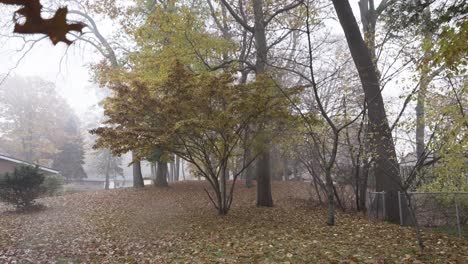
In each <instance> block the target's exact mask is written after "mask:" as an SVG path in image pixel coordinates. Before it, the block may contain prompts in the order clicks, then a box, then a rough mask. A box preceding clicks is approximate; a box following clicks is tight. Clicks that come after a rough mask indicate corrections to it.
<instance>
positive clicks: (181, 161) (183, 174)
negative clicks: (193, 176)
mask: <svg viewBox="0 0 468 264" xmlns="http://www.w3.org/2000/svg"><path fill="white" fill-rule="evenodd" d="M180 164H181V167H182V168H181V170H182V179H184V181H185V167H184V160H180Z"/></svg>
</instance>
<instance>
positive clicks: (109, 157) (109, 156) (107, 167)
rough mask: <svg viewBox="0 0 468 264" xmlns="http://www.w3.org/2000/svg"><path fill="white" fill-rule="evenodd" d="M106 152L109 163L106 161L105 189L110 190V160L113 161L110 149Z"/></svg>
mask: <svg viewBox="0 0 468 264" xmlns="http://www.w3.org/2000/svg"><path fill="white" fill-rule="evenodd" d="M106 154H107V163H106V183H105V186H104V189H105V190H109V181H110V175H109V170H110V162H111V157H112V154H111V153H110V151H109V152H107V153H106ZM114 188H115V186H114Z"/></svg>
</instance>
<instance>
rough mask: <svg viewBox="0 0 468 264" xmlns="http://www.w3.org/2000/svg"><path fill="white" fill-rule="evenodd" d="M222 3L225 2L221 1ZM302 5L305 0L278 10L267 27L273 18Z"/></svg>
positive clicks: (268, 20) (267, 21) (266, 23)
mask: <svg viewBox="0 0 468 264" xmlns="http://www.w3.org/2000/svg"><path fill="white" fill-rule="evenodd" d="M221 1H224V0H221ZM302 3H304V0H299V1H297V2H296V3H291V4H289V5H287V6H285V7H283V8H281V9H279V10H277V11H276V12H275V13H273V15H271V16H270V17H269V18H268V19H267V20H266V21H265V27H266V26H267V25H268V24H269V23H270V22H271V20H273V18H275V17H276V16H277V15H279V14H281V13H284V12H288V11H289V10H291V9H294V8H296V7H298V6H299V5H301V4H302Z"/></svg>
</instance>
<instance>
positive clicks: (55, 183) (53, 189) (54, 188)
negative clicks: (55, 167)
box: [41, 174, 65, 196]
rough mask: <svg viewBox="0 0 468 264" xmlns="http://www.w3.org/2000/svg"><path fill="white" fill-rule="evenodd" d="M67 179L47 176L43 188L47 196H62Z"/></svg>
mask: <svg viewBox="0 0 468 264" xmlns="http://www.w3.org/2000/svg"><path fill="white" fill-rule="evenodd" d="M64 183H65V178H64V177H63V176H61V175H56V174H55V175H47V176H45V177H44V182H43V183H42V185H41V186H42V188H44V192H45V195H47V196H53V195H57V194H60V193H61V192H62V191H63V185H64Z"/></svg>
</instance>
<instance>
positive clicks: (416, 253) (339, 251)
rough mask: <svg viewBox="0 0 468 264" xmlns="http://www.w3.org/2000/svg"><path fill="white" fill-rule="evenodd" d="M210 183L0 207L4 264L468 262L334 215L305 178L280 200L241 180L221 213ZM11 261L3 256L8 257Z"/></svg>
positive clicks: (459, 249) (408, 234) (402, 234)
mask: <svg viewBox="0 0 468 264" xmlns="http://www.w3.org/2000/svg"><path fill="white" fill-rule="evenodd" d="M205 187H207V185H205V184H204V183H203V182H182V183H177V184H173V185H172V186H171V187H170V188H165V189H160V188H155V187H145V188H144V189H141V190H136V189H120V190H111V191H99V192H90V193H78V194H71V195H64V196H60V197H54V198H46V199H43V200H41V201H40V202H41V203H43V204H44V205H45V206H47V209H45V210H43V211H40V212H34V213H31V214H15V213H8V212H7V208H3V209H2V208H0V263H3V262H7V263H8V262H13V261H22V263H50V262H51V261H57V262H71V263H468V242H467V241H466V240H463V239H459V238H456V237H452V236H447V235H445V234H442V233H439V232H432V231H429V230H428V231H425V232H424V233H423V236H424V239H425V242H426V249H425V250H424V251H420V250H419V248H418V247H417V244H416V241H415V236H414V232H413V230H412V229H411V228H406V227H400V226H398V225H392V224H388V223H384V222H369V221H368V219H367V218H366V217H363V216H360V215H354V214H345V213H341V212H338V213H337V225H336V226H333V227H329V226H327V225H326V224H325V217H326V210H325V209H324V208H322V207H319V206H316V205H313V204H311V203H310V202H309V201H308V197H309V195H308V185H307V184H304V183H300V182H286V183H274V184H273V195H274V200H275V207H273V208H259V207H256V206H255V188H252V189H246V188H245V187H243V186H241V185H239V186H238V187H237V188H236V193H235V197H234V204H233V208H232V210H231V211H230V212H229V214H228V215H227V216H218V215H217V214H216V210H214V208H212V205H211V203H210V201H209V200H208V198H207V197H206V194H205V193H204V191H203V188H205ZM5 260H6V261H5Z"/></svg>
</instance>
